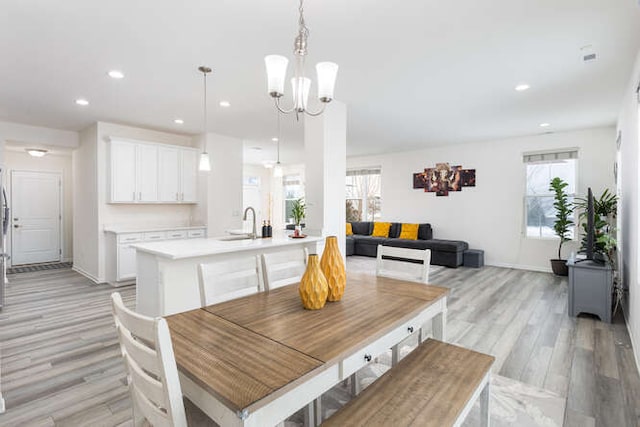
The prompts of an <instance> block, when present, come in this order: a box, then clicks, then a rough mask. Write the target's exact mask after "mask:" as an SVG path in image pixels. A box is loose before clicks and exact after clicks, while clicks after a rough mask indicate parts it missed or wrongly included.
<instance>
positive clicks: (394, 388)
mask: <svg viewBox="0 0 640 427" xmlns="http://www.w3.org/2000/svg"><path fill="white" fill-rule="evenodd" d="M494 360H495V358H494V357H492V356H487V355H486V354H482V353H478V352H475V351H472V350H467V349H464V348H462V347H458V346H454V345H451V344H446V343H443V342H441V341H437V340H433V339H429V340H427V341H425V342H424V343H422V344H421V345H420V346H418V348H416V349H415V350H414V351H412V352H411V353H410V354H409V355H408V356H407V357H405V358H404V359H402V360H401V361H400V363H398V365H397V366H395V367H393V368H391V369H390V370H389V371H387V372H386V373H385V374H384V375H383V376H382V377H380V378H379V379H378V380H377V381H376V382H374V383H373V384H372V385H370V386H369V387H368V388H367V389H365V390H364V391H363V392H362V393H361V394H360V395H359V396H357V397H355V398H354V399H353V400H351V401H350V402H349V403H347V404H346V405H345V406H344V407H343V408H342V409H340V410H339V411H338V412H336V413H335V414H334V415H333V416H331V417H330V418H328V419H327V420H326V421H325V422H324V423H323V424H322V425H323V426H355V425H362V426H364V425H366V426H368V427H371V426H390V425H393V426H394V427H399V426H421V427H422V426H434V427H436V426H437V427H442V426H459V425H461V424H462V422H463V421H464V419H465V417H466V416H467V414H468V413H469V411H470V410H471V407H472V406H473V404H474V402H475V401H476V399H477V398H478V397H480V412H481V424H482V426H488V425H489V382H490V374H491V365H493V362H494Z"/></svg>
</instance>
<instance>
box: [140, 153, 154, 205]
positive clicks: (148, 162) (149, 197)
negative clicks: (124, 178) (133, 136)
mask: <svg viewBox="0 0 640 427" xmlns="http://www.w3.org/2000/svg"><path fill="white" fill-rule="evenodd" d="M136 149H137V150H136V169H137V191H138V198H137V200H138V201H139V202H157V201H158V147H157V146H155V145H147V144H138V145H137V147H136Z"/></svg>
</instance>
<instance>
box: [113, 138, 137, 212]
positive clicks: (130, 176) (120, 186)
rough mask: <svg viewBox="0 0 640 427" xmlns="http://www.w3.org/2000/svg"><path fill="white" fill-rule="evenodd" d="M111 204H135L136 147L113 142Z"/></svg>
mask: <svg viewBox="0 0 640 427" xmlns="http://www.w3.org/2000/svg"><path fill="white" fill-rule="evenodd" d="M110 154H111V156H110V157H111V165H110V166H111V168H110V171H111V202H125V203H134V202H135V201H136V200H137V196H138V192H137V189H136V146H135V145H134V144H129V143H124V142H116V141H112V142H111V153H110Z"/></svg>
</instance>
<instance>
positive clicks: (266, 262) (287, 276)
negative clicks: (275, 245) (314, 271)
mask: <svg viewBox="0 0 640 427" xmlns="http://www.w3.org/2000/svg"><path fill="white" fill-rule="evenodd" d="M308 257H309V251H308V250H307V248H302V249H295V250H291V251H283V252H276V253H271V254H262V268H263V272H264V287H265V289H266V290H267V291H269V290H272V289H276V288H280V287H282V286H287V285H291V284H293V283H296V282H299V281H300V279H301V278H302V275H303V274H304V271H305V269H306V268H307V258H308Z"/></svg>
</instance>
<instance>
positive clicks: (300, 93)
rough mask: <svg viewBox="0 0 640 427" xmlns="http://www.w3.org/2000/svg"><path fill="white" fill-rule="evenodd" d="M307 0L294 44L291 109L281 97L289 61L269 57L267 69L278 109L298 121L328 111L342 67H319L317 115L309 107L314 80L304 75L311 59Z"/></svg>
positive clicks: (300, 9)
mask: <svg viewBox="0 0 640 427" xmlns="http://www.w3.org/2000/svg"><path fill="white" fill-rule="evenodd" d="M303 1H304V0H300V6H299V7H298V13H299V18H298V35H297V36H296V39H295V42H294V50H293V53H294V55H295V58H296V67H295V72H294V77H293V78H292V79H291V87H292V89H293V90H292V92H293V106H292V107H291V108H289V109H285V108H282V106H281V105H280V98H282V97H283V96H284V81H285V76H286V74H287V66H288V65H289V59H287V58H286V57H285V56H282V55H267V56H266V57H265V58H264V62H265V65H266V68H267V91H268V93H269V95H270V96H271V97H272V98H273V100H274V102H275V106H276V108H277V109H278V110H279V111H280V112H281V113H283V114H289V113H295V115H296V118H299V116H300V115H301V114H307V115H309V116H319V115H320V114H322V112H323V111H324V108H325V106H326V105H327V104H328V103H330V102H331V100H332V99H333V91H334V88H335V84H336V76H337V74H338V64H336V63H334V62H319V63H318V64H316V72H317V74H318V101H320V109H318V110H317V111H315V112H313V111H310V110H309V108H308V106H307V100H308V98H309V89H310V88H311V79H310V78H308V77H306V76H305V74H304V62H305V57H306V56H307V39H308V37H309V29H308V28H307V25H306V24H305V20H304V5H303Z"/></svg>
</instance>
